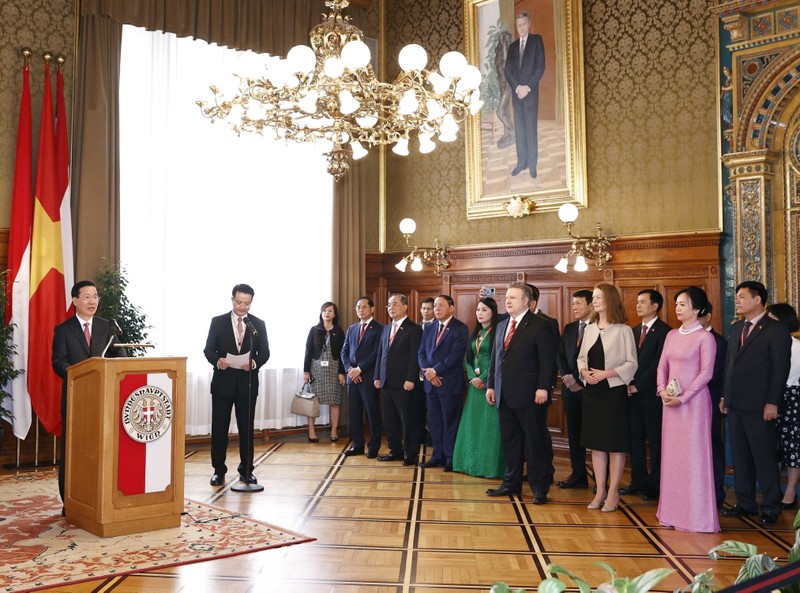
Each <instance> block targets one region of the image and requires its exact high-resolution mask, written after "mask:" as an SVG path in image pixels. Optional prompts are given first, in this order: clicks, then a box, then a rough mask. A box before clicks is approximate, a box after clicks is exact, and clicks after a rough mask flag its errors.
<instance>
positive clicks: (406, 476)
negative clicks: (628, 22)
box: [51, 435, 794, 593]
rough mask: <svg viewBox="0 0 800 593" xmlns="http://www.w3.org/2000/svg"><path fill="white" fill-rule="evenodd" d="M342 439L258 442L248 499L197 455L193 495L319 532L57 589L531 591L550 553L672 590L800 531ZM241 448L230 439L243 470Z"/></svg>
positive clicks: (561, 468) (722, 572) (192, 466)
mask: <svg viewBox="0 0 800 593" xmlns="http://www.w3.org/2000/svg"><path fill="white" fill-rule="evenodd" d="M322 436H323V437H324V435H322ZM304 439H305V437H302V440H303V441H304ZM343 441H344V439H343V440H341V441H339V442H338V443H335V444H333V443H329V442H323V443H320V444H310V443H306V442H301V437H298V436H294V437H285V438H281V439H279V440H276V441H270V442H269V443H260V444H257V451H256V460H255V464H256V470H255V474H256V476H257V477H258V479H259V483H261V484H263V485H264V486H265V491H264V492H262V493H259V494H250V495H247V494H240V493H235V492H232V491H231V490H230V487H231V486H232V485H233V484H234V483H235V480H236V479H238V476H237V475H236V474H235V472H234V473H233V474H229V475H228V477H227V482H226V484H225V486H224V487H222V488H219V489H217V488H213V487H211V486H209V484H208V480H209V478H210V475H211V473H212V472H211V466H210V463H209V451H208V449H195V450H191V448H190V450H189V452H188V453H187V457H186V496H187V497H189V498H193V499H195V500H199V501H203V502H207V503H210V504H213V505H216V506H220V507H224V508H227V509H230V510H233V511H238V512H242V513H245V514H247V515H250V516H252V517H253V518H255V519H259V520H263V521H267V522H270V523H274V524H276V525H280V526H281V527H285V528H288V529H293V530H297V531H300V532H302V533H305V534H306V535H309V536H312V537H315V538H317V541H316V542H314V543H310V544H303V545H300V546H291V547H288V548H279V549H275V550H266V551H263V552H259V553H254V554H246V555H243V556H238V557H234V558H227V559H220V560H216V561H211V562H203V563H200V564H191V565H186V566H178V567H174V568H167V569H163V570H158V571H153V572H147V573H140V574H135V575H129V576H121V577H114V578H109V579H102V580H98V581H94V582H89V583H84V584H80V585H73V586H70V587H60V588H56V589H51V591H59V592H62V591H70V592H75V593H88V592H106V591H108V592H110V591H114V592H115V593H131V592H137V593H139V592H145V591H146V592H152V593H159V592H176V591H185V592H190V593H205V592H215V593H216V592H225V593H228V592H230V593H257V592H262V591H270V592H273V591H275V592H277V591H280V592H282V593H294V592H297V593H300V592H302V593H457V592H475V591H484V592H485V591H488V590H489V586H490V585H491V583H493V582H495V581H505V582H507V583H508V584H509V585H513V586H515V587H524V588H525V589H526V590H527V591H529V592H530V591H535V590H536V587H537V586H538V584H539V582H540V581H541V580H542V579H543V578H544V577H545V575H546V567H547V565H548V564H549V563H555V564H558V565H561V566H563V567H566V568H568V569H570V570H571V571H573V572H575V573H577V574H579V575H581V576H582V577H584V578H586V579H588V580H589V581H590V582H591V583H592V585H593V586H597V585H598V584H599V583H601V582H604V581H607V580H608V577H607V574H606V573H605V572H604V571H603V570H602V569H601V568H600V567H599V566H597V565H596V563H597V562H598V561H602V562H606V563H608V564H610V565H611V566H612V567H614V568H615V569H616V570H617V571H618V574H619V576H635V575H636V574H639V573H642V572H644V571H646V570H649V569H651V568H657V567H670V568H673V569H675V571H676V572H675V574H673V575H672V576H671V577H670V578H669V579H667V580H666V581H664V582H663V583H662V584H661V585H659V587H658V588H657V589H656V590H657V591H672V590H674V589H675V588H677V587H682V586H684V585H685V584H687V583H688V582H690V580H691V577H692V575H693V574H695V573H699V572H702V571H704V570H706V569H708V568H712V569H713V570H714V572H715V574H716V576H717V582H718V583H719V584H720V585H723V586H724V585H729V584H731V583H732V582H733V580H734V579H735V577H736V574H737V573H738V571H739V568H740V566H741V562H740V561H739V560H728V559H723V560H719V561H716V562H715V561H713V560H711V559H709V558H708V556H707V551H708V550H709V549H710V548H712V547H713V546H715V545H717V544H719V543H721V542H722V541H723V540H727V539H735V540H741V541H746V542H750V543H753V544H755V545H756V546H758V548H759V550H760V551H762V552H768V553H769V554H770V555H771V556H774V557H777V558H778V559H779V560H782V561H785V559H786V556H787V552H788V550H789V548H790V547H791V545H792V543H793V541H794V531H793V530H792V520H793V519H794V512H785V513H784V514H783V516H782V517H781V519H780V521H779V523H778V524H777V525H776V526H774V527H773V528H771V529H765V528H762V527H761V526H759V525H758V523H757V522H755V521H753V520H752V519H726V518H722V526H723V532H722V533H720V534H689V533H683V532H679V531H675V530H673V529H667V528H664V527H660V526H659V525H658V521H657V520H656V517H655V512H656V503H654V502H644V501H642V500H641V499H639V497H623V502H622V504H621V505H620V510H619V511H617V512H616V513H600V512H597V511H589V510H587V509H586V505H587V503H588V502H589V501H590V500H591V496H592V495H591V490H560V489H559V488H557V487H554V488H553V489H552V490H551V492H550V502H549V503H548V504H547V505H544V506H534V505H533V504H532V495H531V492H530V491H529V490H527V488H526V490H525V491H524V493H523V496H522V499H519V498H513V499H512V498H511V497H508V498H503V499H499V500H498V499H493V498H489V497H487V496H486V495H485V493H484V491H485V489H486V488H488V487H493V486H495V485H496V484H497V482H496V481H494V480H485V479H480V478H473V477H470V476H466V475H463V474H457V473H444V472H443V471H442V469H441V468H435V469H424V470H423V469H422V468H419V467H416V468H415V467H403V466H402V465H401V464H400V463H399V462H387V463H380V462H378V461H376V460H373V459H367V458H366V457H364V456H360V457H350V458H345V457H344V456H343V455H342V452H343V451H344V450H345V449H346V448H347V443H346V442H343ZM384 449H385V447H384ZM237 455H238V453H237V450H236V449H235V448H231V450H230V452H229V460H231V459H232V460H233V466H234V467H235V464H236V461H237V460H236V456H237ZM424 455H425V452H423V457H424ZM567 465H568V462H567V461H566V459H564V458H563V457H560V456H559V455H557V457H556V478H557V479H562V478H564V477H566V475H567V473H568V468H567ZM731 498H732V495H730V494H729V499H731ZM569 585H570V589H569V590H571V591H576V590H577V589H575V588H574V585H573V584H572V583H571V582H570V583H569Z"/></svg>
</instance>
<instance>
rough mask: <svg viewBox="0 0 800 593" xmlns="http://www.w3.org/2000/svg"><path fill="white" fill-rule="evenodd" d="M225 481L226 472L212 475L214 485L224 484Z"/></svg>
mask: <svg viewBox="0 0 800 593" xmlns="http://www.w3.org/2000/svg"><path fill="white" fill-rule="evenodd" d="M224 483H225V474H214V475H213V476H211V485H212V486H222V485H223V484H224Z"/></svg>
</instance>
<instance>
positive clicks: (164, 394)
mask: <svg viewBox="0 0 800 593" xmlns="http://www.w3.org/2000/svg"><path fill="white" fill-rule="evenodd" d="M142 388H144V389H142ZM137 390H138V391H137ZM141 393H146V394H148V395H143V396H139V397H140V399H139V400H138V403H132V402H129V401H128V398H129V397H131V395H132V394H137V395H138V394H141ZM151 393H159V394H160V395H157V396H153V395H149V394H151ZM137 395H134V398H136V397H137ZM119 396H120V397H119V411H120V413H119V417H120V420H119V422H120V426H119V449H118V451H117V467H118V468H119V470H118V471H119V473H118V476H117V488H118V489H119V490H120V492H122V493H123V494H124V495H125V496H133V495H135V494H147V493H150V492H163V491H164V490H166V488H167V486H169V485H170V484H171V483H172V378H171V377H170V376H169V375H168V374H167V373H153V374H149V375H147V374H137V375H126V376H125V378H124V379H122V380H121V381H120V384H119ZM165 400H168V402H169V405H165ZM126 402H127V406H126ZM146 423H150V425H149V426H148V428H150V429H151V431H150V432H148V431H146V430H145V429H143V428H142V427H141V426H137V425H139V424H146ZM140 429H141V430H140ZM129 430H130V431H132V432H133V433H134V434H135V435H137V436H139V437H140V438H142V439H145V441H146V442H141V441H139V440H136V439H135V438H133V437H132V436H130V434H129V432H128V431H129Z"/></svg>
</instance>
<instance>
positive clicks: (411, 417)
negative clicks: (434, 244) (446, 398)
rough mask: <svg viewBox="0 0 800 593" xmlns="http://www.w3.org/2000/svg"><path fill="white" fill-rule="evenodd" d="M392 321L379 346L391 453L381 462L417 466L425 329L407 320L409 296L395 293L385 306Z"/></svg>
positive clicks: (378, 378) (379, 381)
mask: <svg viewBox="0 0 800 593" xmlns="http://www.w3.org/2000/svg"><path fill="white" fill-rule="evenodd" d="M386 309H387V310H388V311H389V317H390V318H391V320H392V322H391V323H389V324H387V325H385V326H384V328H383V333H382V334H381V337H380V341H379V344H378V353H377V355H378V363H377V365H378V366H377V369H376V371H375V388H376V389H380V390H381V409H382V411H383V424H384V427H385V430H386V440H387V441H388V442H389V453H388V454H386V455H381V456H380V457H378V461H400V460H402V461H403V465H416V463H417V456H418V455H419V444H420V442H419V439H420V430H419V426H420V419H419V418H418V417H417V414H418V413H419V411H420V408H421V406H420V404H419V400H420V399H422V398H424V397H425V396H424V394H423V392H422V386H421V385H420V383H419V361H418V356H417V354H418V352H419V344H420V341H421V340H422V328H421V327H420V326H418V325H417V324H416V323H414V322H413V321H411V319H409V318H408V297H406V295H404V294H393V295H392V296H390V297H389V301H388V303H387V305H386Z"/></svg>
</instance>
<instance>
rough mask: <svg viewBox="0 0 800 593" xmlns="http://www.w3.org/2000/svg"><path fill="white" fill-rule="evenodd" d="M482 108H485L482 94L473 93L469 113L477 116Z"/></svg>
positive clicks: (478, 92)
mask: <svg viewBox="0 0 800 593" xmlns="http://www.w3.org/2000/svg"><path fill="white" fill-rule="evenodd" d="M481 107H483V101H482V100H481V92H480V91H475V92H474V93H472V96H471V97H470V100H469V112H470V113H471V114H472V115H475V114H476V113H478V112H479V111H480V110H481Z"/></svg>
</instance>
